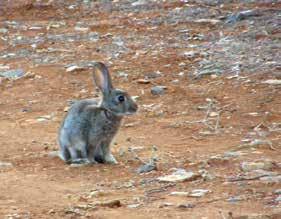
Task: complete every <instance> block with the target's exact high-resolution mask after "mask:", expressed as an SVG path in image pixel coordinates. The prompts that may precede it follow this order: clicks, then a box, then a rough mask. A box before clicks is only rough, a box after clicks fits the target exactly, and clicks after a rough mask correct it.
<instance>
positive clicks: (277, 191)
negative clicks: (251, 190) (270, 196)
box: [273, 189, 281, 195]
mask: <svg viewBox="0 0 281 219" xmlns="http://www.w3.org/2000/svg"><path fill="white" fill-rule="evenodd" d="M273 193H274V194H276V195H281V189H276V190H275V191H274V192H273Z"/></svg>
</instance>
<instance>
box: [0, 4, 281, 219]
mask: <svg viewBox="0 0 281 219" xmlns="http://www.w3.org/2000/svg"><path fill="white" fill-rule="evenodd" d="M222 2H224V1H186V2H185V1H141V0H139V1H113V2H111V1H101V2H99V1H93V2H91V1H77V0H76V1H74V0H73V1H1V3H0V20H1V22H0V23H1V25H0V72H5V71H8V70H15V69H22V70H23V71H24V72H25V75H24V76H23V77H20V78H18V79H16V80H14V79H6V78H5V77H0V91H1V95H0V118H1V120H0V161H1V162H0V217H1V218H190V219H192V218H196V219H197V218H202V219H203V218H208V219H211V218H221V219H224V218H228V219H231V218H276V219H277V218H281V205H280V204H281V197H280V193H281V192H280V190H278V189H281V177H280V175H281V171H280V168H281V153H280V151H281V144H280V139H281V136H280V131H281V99H280V95H281V90H280V88H281V87H280V85H278V83H279V84H280V81H275V82H276V83H277V84H272V82H268V81H267V80H269V79H276V80H278V79H280V77H281V76H280V75H281V72H280V69H281V65H280V60H281V59H280V57H281V55H280V51H281V48H280V47H281V45H280V37H281V35H280V34H281V31H280V30H281V22H280V15H281V13H280V10H281V5H280V3H278V1H225V2H224V4H222ZM246 10H252V12H251V13H252V14H250V15H249V16H248V15H247V16H244V15H242V16H241V15H240V17H239V16H236V17H235V15H237V13H238V12H240V11H246ZM233 13H234V14H233ZM231 15H233V16H232V17H231ZM243 16H244V17H243ZM202 19H204V20H202ZM95 60H98V61H102V62H104V63H106V64H107V65H108V66H109V68H110V71H111V72H112V77H113V81H114V84H115V85H116V87H120V88H122V89H125V90H128V91H129V93H130V94H131V95H132V96H138V99H137V102H138V105H139V107H140V110H139V111H138V113H137V114H136V115H134V116H130V117H127V118H125V119H124V121H123V125H122V128H121V129H120V131H119V133H118V135H117V136H116V138H115V140H114V142H113V146H112V151H113V154H114V155H115V157H116V159H117V160H118V161H119V164H118V165H104V164H99V165H93V166H83V167H73V166H70V165H67V164H65V163H64V162H63V161H61V160H60V159H59V158H57V157H52V156H50V152H52V151H55V150H58V143H57V131H58V128H59V126H60V123H61V121H62V119H63V117H64V115H65V114H66V112H65V111H66V110H67V107H68V106H69V102H70V101H71V100H76V99H83V98H89V97H92V96H94V95H95V91H94V88H93V83H92V81H91V74H90V70H89V69H87V67H85V66H86V65H87V63H89V62H90V61H95ZM70 65H77V66H80V67H81V68H79V69H77V70H73V71H68V72H67V71H66V70H67V68H68V67H69V66H70ZM266 81H267V82H266ZM264 82H266V83H264ZM156 85H161V86H166V88H167V89H166V90H165V91H164V94H162V95H153V94H151V91H150V89H151V88H152V87H153V86H156ZM153 148H156V149H154V152H153ZM153 153H154V155H153ZM151 156H155V157H156V158H157V170H153V171H151V172H148V173H143V174H138V173H137V172H136V170H137V169H138V168H139V167H140V166H141V165H142V162H141V161H140V160H142V161H144V162H148V161H149V159H151ZM137 158H138V159H137ZM247 162H254V163H247ZM243 165H244V166H243ZM245 165H246V166H247V165H248V166H250V167H248V169H247V168H245ZM242 167H244V168H242ZM176 169H184V170H186V171H192V172H194V173H196V174H198V177H196V178H195V179H192V180H189V181H184V182H170V183H165V182H160V181H159V180H158V177H160V176H165V175H169V174H171V173H173V172H174V171H175V170H176ZM255 169H258V170H255ZM194 189H204V190H208V192H207V194H205V195H202V197H191V196H189V195H187V194H186V195H184V196H180V195H171V193H172V192H188V193H189V194H190V192H192V190H194ZM112 200H119V201H120V203H121V205H120V206H119V205H118V206H107V205H106V204H104V203H106V202H109V201H112ZM229 214H232V215H233V216H231V215H229ZM254 215H263V216H259V217H255V216H254ZM240 216H245V217H240ZM250 216H253V217H250Z"/></svg>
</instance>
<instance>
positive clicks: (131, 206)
mask: <svg viewBox="0 0 281 219" xmlns="http://www.w3.org/2000/svg"><path fill="white" fill-rule="evenodd" d="M138 207H140V204H131V205H127V208H138Z"/></svg>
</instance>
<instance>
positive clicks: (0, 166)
mask: <svg viewBox="0 0 281 219" xmlns="http://www.w3.org/2000/svg"><path fill="white" fill-rule="evenodd" d="M10 167H13V164H12V163H9V162H2V161H0V169H4V168H10Z"/></svg>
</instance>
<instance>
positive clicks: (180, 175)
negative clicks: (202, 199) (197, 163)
mask: <svg viewBox="0 0 281 219" xmlns="http://www.w3.org/2000/svg"><path fill="white" fill-rule="evenodd" d="M196 178H198V175H197V174H195V173H193V172H186V171H185V170H184V169H178V170H177V171H175V172H174V173H172V174H171V175H167V176H162V177H158V178H157V179H158V180H159V181H160V182H184V181H192V180H194V179H196Z"/></svg>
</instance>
